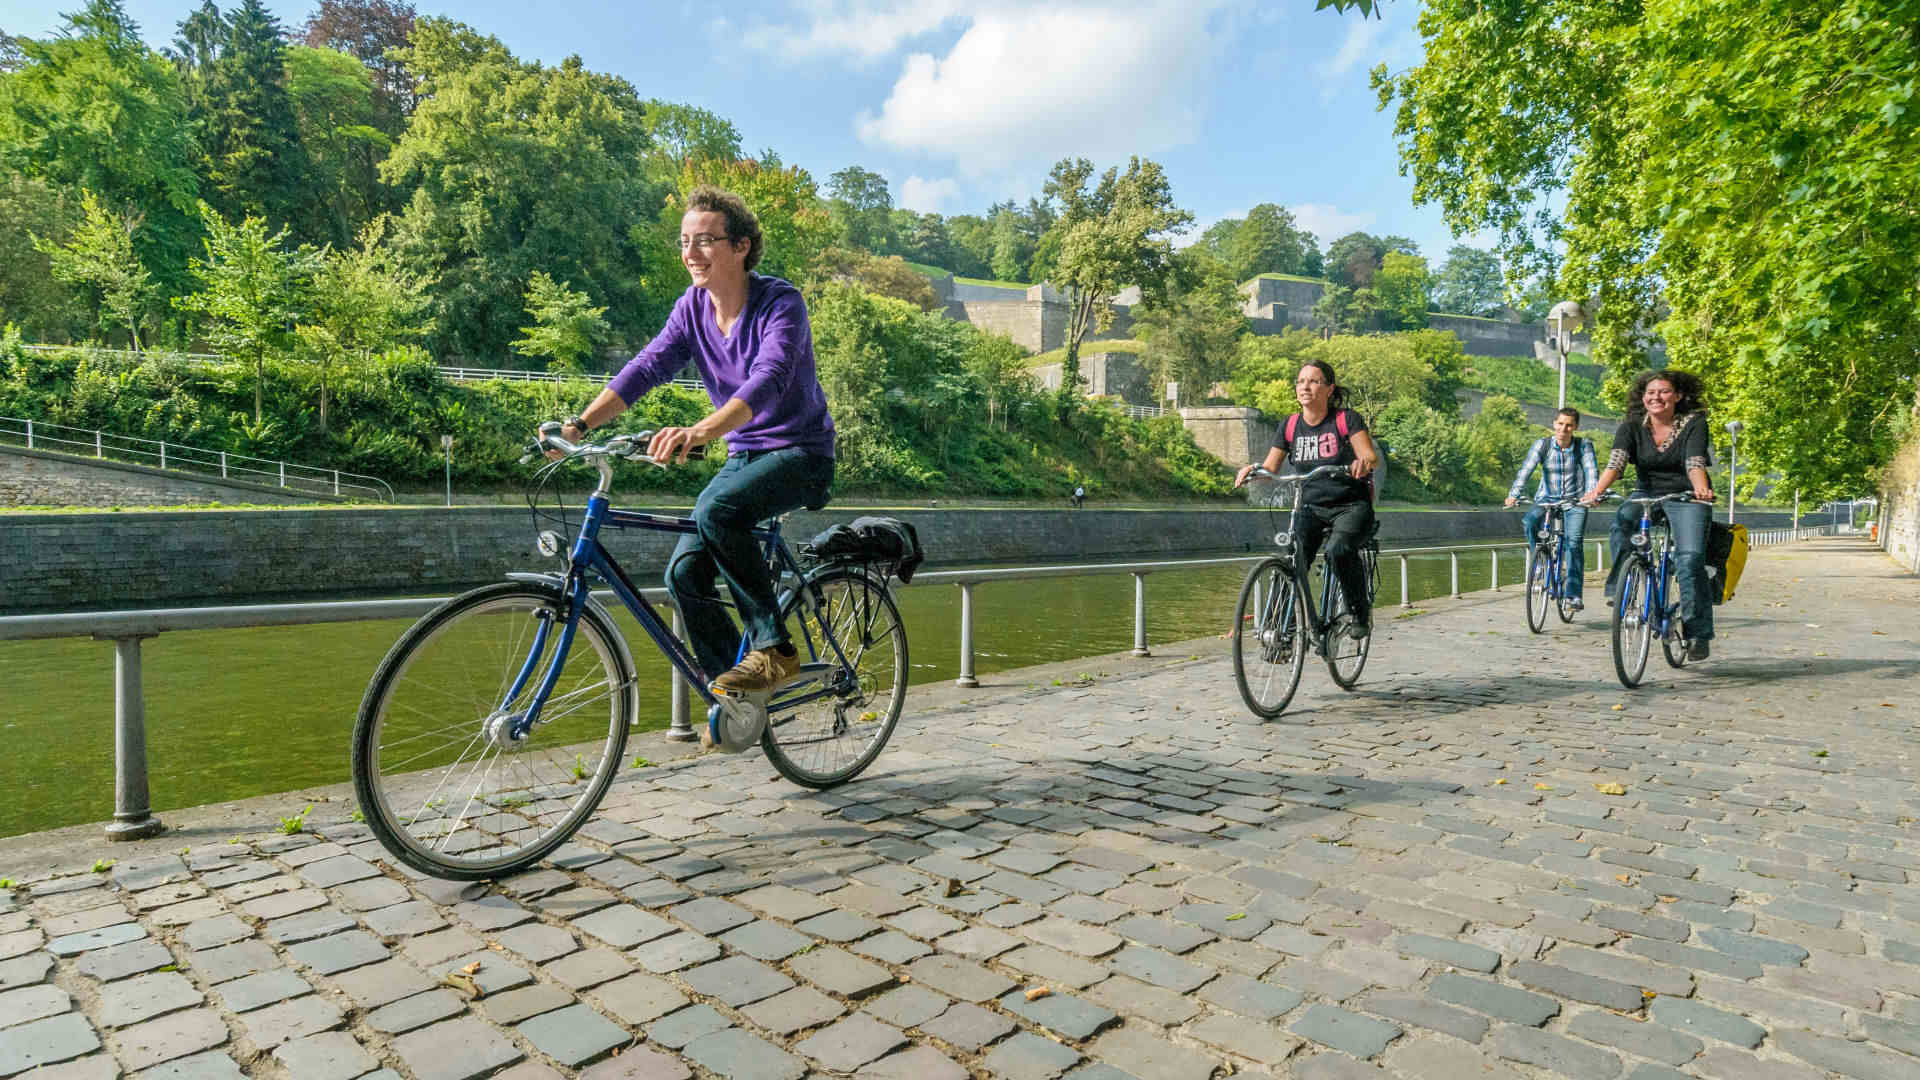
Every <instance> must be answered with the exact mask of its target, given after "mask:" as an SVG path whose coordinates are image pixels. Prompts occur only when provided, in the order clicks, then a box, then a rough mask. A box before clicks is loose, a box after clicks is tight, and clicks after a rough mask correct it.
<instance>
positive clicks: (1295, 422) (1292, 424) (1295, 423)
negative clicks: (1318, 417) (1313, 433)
mask: <svg viewBox="0 0 1920 1080" xmlns="http://www.w3.org/2000/svg"><path fill="white" fill-rule="evenodd" d="M1299 426H1300V414H1299V413H1289V414H1288V415H1287V453H1288V454H1292V453H1293V432H1294V429H1295V428H1297V427H1299Z"/></svg>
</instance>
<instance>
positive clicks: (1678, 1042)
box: [1567, 1012, 1707, 1065]
mask: <svg viewBox="0 0 1920 1080" xmlns="http://www.w3.org/2000/svg"><path fill="white" fill-rule="evenodd" d="M1567 1033H1568V1034H1570V1035H1578V1036H1579V1037H1581V1038H1583V1039H1585V1040H1587V1041H1588V1042H1596V1043H1600V1044H1602V1045H1604V1046H1612V1047H1616V1048H1618V1049H1621V1050H1625V1051H1627V1052H1628V1053H1630V1054H1637V1055H1639V1056H1640V1057H1644V1058H1652V1059H1653V1060H1655V1061H1664V1062H1666V1063H1667V1064H1669V1065H1685V1064H1686V1063H1687V1062H1689V1061H1692V1060H1693V1059H1694V1058H1695V1057H1698V1056H1699V1054H1700V1051H1702V1050H1704V1049H1706V1045H1707V1044H1705V1043H1703V1042H1701V1041H1700V1040H1699V1039H1696V1038H1694V1037H1693V1036H1691V1035H1686V1034H1682V1033H1681V1032H1678V1031H1674V1030H1672V1029H1671V1028H1668V1027H1665V1026H1662V1025H1660V1024H1651V1023H1646V1022H1637V1021H1634V1020H1629V1019H1627V1018H1626V1017H1622V1016H1615V1015H1614V1014H1612V1013H1604V1012H1583V1013H1581V1014H1580V1015H1579V1016H1576V1017H1574V1018H1573V1020H1572V1021H1571V1022H1570V1023H1568V1024H1567Z"/></svg>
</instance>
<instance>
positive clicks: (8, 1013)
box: [0, 986, 73, 1027]
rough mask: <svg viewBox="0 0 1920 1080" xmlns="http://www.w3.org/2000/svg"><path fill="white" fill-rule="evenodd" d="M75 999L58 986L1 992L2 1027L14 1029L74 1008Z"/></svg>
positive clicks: (0, 1024)
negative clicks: (13, 1027)
mask: <svg viewBox="0 0 1920 1080" xmlns="http://www.w3.org/2000/svg"><path fill="white" fill-rule="evenodd" d="M72 1006H73V999H72V998H70V997H68V996H67V992H66V991H65V990H62V989H60V988H59V987H57V986H27V987H22V988H21V989H18V990H8V991H5V992H0V1027H12V1026H14V1025H15V1024H24V1023H27V1022H28V1021H31V1020H39V1019H42V1018H43V1017H48V1016H57V1015H59V1014H60V1013H63V1012H66V1011H67V1010H68V1009H70V1008H72Z"/></svg>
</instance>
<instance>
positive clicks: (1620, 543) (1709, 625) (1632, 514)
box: [1607, 492, 1713, 641]
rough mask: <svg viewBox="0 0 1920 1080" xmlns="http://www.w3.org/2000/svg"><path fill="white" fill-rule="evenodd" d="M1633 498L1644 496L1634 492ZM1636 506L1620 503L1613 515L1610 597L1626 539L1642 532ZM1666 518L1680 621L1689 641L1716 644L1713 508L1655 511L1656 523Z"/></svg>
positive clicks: (1671, 507)
mask: <svg viewBox="0 0 1920 1080" xmlns="http://www.w3.org/2000/svg"><path fill="white" fill-rule="evenodd" d="M1634 494H1636V495H1638V494H1642V493H1641V492H1635V493H1634ZM1641 509H1642V507H1641V506H1640V505H1639V504H1637V503H1630V502H1627V503H1621V504H1620V509H1619V511H1617V512H1616V513H1615V514H1614V515H1613V531H1612V533H1611V534H1609V536H1608V543H1607V547H1608V550H1610V551H1612V552H1613V566H1612V568H1611V569H1609V570H1608V571H1607V595H1608V596H1612V595H1614V591H1615V587H1616V586H1617V585H1618V584H1619V578H1620V558H1621V556H1622V555H1625V554H1626V550H1627V547H1628V543H1627V538H1628V537H1630V536H1632V535H1633V534H1634V533H1636V532H1639V531H1640V511H1641ZM1663 513H1664V514H1665V515H1666V517H1667V529H1668V531H1670V532H1671V533H1672V534H1673V576H1674V578H1675V579H1676V581H1677V582H1678V584H1679V586H1680V618H1681V619H1682V620H1684V621H1685V622H1686V624H1687V637H1688V638H1689V639H1691V640H1693V641H1712V640H1713V594H1712V593H1711V592H1709V591H1708V585H1707V522H1708V520H1710V518H1709V515H1711V514H1712V513H1713V507H1712V506H1711V505H1709V504H1707V503H1663V504H1661V505H1660V506H1658V507H1656V508H1654V511H1653V520H1654V521H1656V522H1657V521H1659V520H1660V515H1661V514H1663Z"/></svg>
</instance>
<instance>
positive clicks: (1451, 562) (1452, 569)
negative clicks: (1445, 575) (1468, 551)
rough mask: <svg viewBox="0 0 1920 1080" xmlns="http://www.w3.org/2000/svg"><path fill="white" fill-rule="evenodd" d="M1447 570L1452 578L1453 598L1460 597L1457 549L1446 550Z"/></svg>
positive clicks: (1458, 553)
mask: <svg viewBox="0 0 1920 1080" xmlns="http://www.w3.org/2000/svg"><path fill="white" fill-rule="evenodd" d="M1447 564H1448V571H1449V573H1451V574H1452V579H1453V598H1454V599H1455V600H1458V599H1460V552H1459V550H1458V549H1455V550H1453V551H1449V552H1447Z"/></svg>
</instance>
